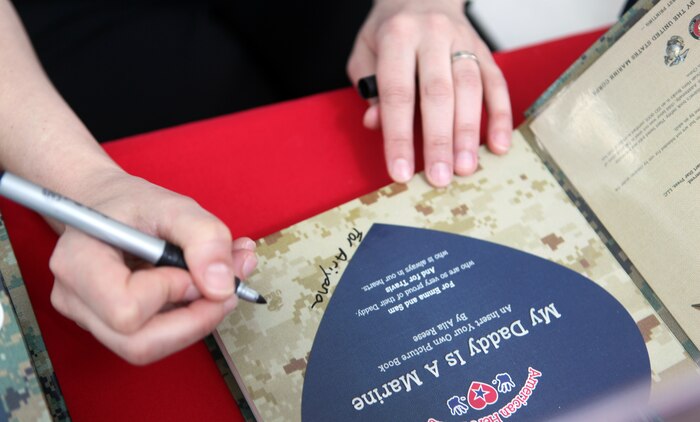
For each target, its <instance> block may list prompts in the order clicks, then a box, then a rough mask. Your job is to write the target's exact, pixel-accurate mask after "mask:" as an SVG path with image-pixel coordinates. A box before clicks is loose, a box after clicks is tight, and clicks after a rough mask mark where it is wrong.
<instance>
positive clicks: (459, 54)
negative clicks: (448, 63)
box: [450, 50, 479, 65]
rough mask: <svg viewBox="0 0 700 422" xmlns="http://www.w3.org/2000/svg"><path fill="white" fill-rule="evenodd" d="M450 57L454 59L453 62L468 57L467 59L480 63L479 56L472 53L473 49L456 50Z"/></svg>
mask: <svg viewBox="0 0 700 422" xmlns="http://www.w3.org/2000/svg"><path fill="white" fill-rule="evenodd" d="M450 57H451V59H452V63H454V62H456V61H457V60H462V59H467V60H473V61H474V63H476V64H477V65H479V58H478V57H476V54H474V53H472V52H471V51H466V50H460V51H455V52H454V53H452V55H451V56H450Z"/></svg>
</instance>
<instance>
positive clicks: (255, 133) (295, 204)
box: [0, 31, 601, 421]
mask: <svg viewBox="0 0 700 422" xmlns="http://www.w3.org/2000/svg"><path fill="white" fill-rule="evenodd" d="M600 35H601V31H595V32H591V33H587V34H583V35H579V36H574V37H570V38H566V39H562V40H558V41H553V42H549V43H546V44H541V45H538V46H533V47H529V48H525V49H521V50H516V51H512V52H507V53H501V54H496V61H497V62H498V64H499V65H500V66H501V67H502V69H503V71H504V73H505V76H506V79H507V80H508V84H509V87H510V91H511V96H512V104H513V111H514V116H515V120H516V122H515V123H516V125H517V124H519V123H520V122H521V121H522V114H523V111H524V110H525V109H526V108H527V107H528V106H529V105H530V104H532V103H533V102H534V100H535V99H536V98H537V97H538V96H539V95H540V94H541V93H542V92H543V91H544V90H545V89H546V88H547V87H548V86H549V85H550V84H551V83H552V82H553V81H554V80H555V79H556V78H557V77H558V76H559V75H560V74H561V73H562V72H563V71H564V70H565V69H566V68H567V67H568V66H569V65H570V64H571V63H572V62H573V61H574V60H575V59H576V58H578V57H579V56H580V55H581V53H582V52H583V51H584V50H585V49H586V48H587V47H588V46H589V45H590V44H592V43H593V42H594V41H595V40H596V39H597V38H598V37H599V36H600ZM364 110H365V104H364V102H363V101H362V100H360V98H359V97H358V96H357V95H356V94H355V93H354V92H353V91H352V90H350V89H344V90H339V91H334V92H330V93H325V94H320V95H315V96H311V97H308V98H304V99H300V100H296V101H290V102H286V103H281V104H276V105H271V106H267V107H262V108H258V109H255V110H251V111H246V112H241V113H236V114H233V115H228V116H223V117H219V118H215V119H210V120H206V121H201V122H196V123H191V124H187V125H183V126H179V127H175V128H170V129H165V130H160V131H156V132H152V133H147V134H144V135H139V136H134V137H131V138H128V139H124V140H120V141H117V142H113V143H109V144H107V145H105V148H106V150H107V152H108V153H109V154H110V155H111V156H112V157H114V159H115V160H116V161H117V162H118V163H119V164H121V165H122V166H123V167H124V168H125V169H126V170H127V171H129V172H132V173H133V174H136V175H139V176H142V177H144V178H146V179H148V180H150V181H152V182H154V183H157V184H160V185H162V186H165V187H167V188H169V189H172V190H174V191H177V192H180V193H182V194H185V195H189V196H191V197H193V198H194V199H195V200H197V201H198V202H199V203H200V204H201V205H202V206H204V207H205V208H207V209H209V210H210V211H212V212H213V213H214V214H215V215H217V216H219V217H220V218H221V219H222V220H223V221H224V222H225V223H226V224H228V226H229V227H230V228H231V230H232V232H233V233H234V235H235V236H249V237H252V238H254V239H255V238H260V237H263V236H265V235H267V234H270V233H273V232H275V231H277V230H279V229H282V228H284V227H287V226H289V225H291V224H293V223H296V222H298V221H301V220H303V219H305V218H308V217H310V216H313V215H315V214H317V213H320V212H322V211H325V210H327V209H329V208H332V207H334V206H336V205H339V204H342V203H344V202H346V201H348V200H351V199H353V198H356V197H357V196H360V195H363V194H365V193H368V192H371V191H373V190H375V189H377V188H380V187H382V186H384V185H386V184H388V183H389V182H390V179H389V177H388V175H387V172H386V170H385V166H384V158H383V152H382V151H383V150H382V143H381V137H380V134H379V133H377V132H371V131H368V130H366V129H364V128H363V127H362V124H361V121H362V114H363V112H364ZM420 167H421V168H422V165H420ZM67 171H69V170H67ZM0 205H1V208H2V214H3V216H4V218H5V222H6V224H7V228H8V231H9V234H10V239H11V242H12V245H13V247H14V250H15V254H16V256H17V261H18V263H19V266H20V269H21V271H22V274H23V276H24V280H25V283H26V285H27V289H28V291H29V295H30V297H31V301H32V305H33V307H34V311H35V313H36V316H37V319H38V321H39V325H40V328H41V331H42V334H43V336H44V339H45V342H46V346H47V349H48V351H49V355H50V357H51V359H52V361H53V365H54V368H55V371H56V375H57V377H58V380H59V383H60V385H61V388H62V391H63V394H64V396H65V400H66V403H67V406H68V410H69V411H70V413H71V416H72V417H73V418H74V420H77V421H86V420H90V421H92V420H100V421H110V420H115V421H117V420H119V421H124V420H206V421H216V420H221V421H224V420H225V421H241V420H243V419H242V417H241V415H240V413H239V411H238V408H237V406H236V403H235V401H234V400H233V398H232V397H231V396H230V394H229V392H228V390H227V388H226V385H225V384H224V381H223V379H222V377H221V376H220V374H219V371H218V369H217V368H216V366H215V364H214V361H213V360H212V358H211V356H210V354H209V352H208V351H207V349H206V347H205V345H204V344H203V343H202V342H199V343H197V344H195V345H193V346H191V347H189V348H188V349H186V350H184V351H182V352H180V353H177V354H175V355H174V356H171V357H168V358H166V359H164V360H162V361H160V362H157V363H155V364H152V365H149V366H146V367H136V366H131V365H129V364H127V363H126V362H124V361H122V360H121V359H120V358H118V357H116V356H115V355H114V354H112V353H111V352H110V351H108V350H107V349H106V348H104V347H103V346H102V345H100V344H99V343H98V342H97V341H96V340H95V339H94V338H93V337H92V336H91V335H90V334H88V333H87V332H85V331H83V330H82V329H80V328H79V327H78V326H77V325H76V324H74V323H73V322H72V321H70V320H68V319H66V318H64V317H63V316H61V315H60V314H58V313H57V312H56V311H55V310H54V309H53V308H52V306H51V303H50V301H49V294H50V290H51V286H52V283H53V277H52V275H51V273H50V271H49V268H48V261H49V256H50V255H51V251H52V250H53V247H54V245H55V242H56V236H55V235H54V234H53V232H52V231H51V230H50V229H49V227H48V226H47V225H46V224H45V223H44V222H43V220H42V219H41V218H40V217H39V216H37V215H36V214H33V213H31V212H29V211H26V210H24V209H22V208H20V207H19V206H17V205H15V204H12V203H8V202H7V201H2V202H1V203H0ZM280 282H284V281H283V280H280Z"/></svg>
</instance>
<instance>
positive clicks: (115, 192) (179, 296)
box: [0, 173, 256, 364]
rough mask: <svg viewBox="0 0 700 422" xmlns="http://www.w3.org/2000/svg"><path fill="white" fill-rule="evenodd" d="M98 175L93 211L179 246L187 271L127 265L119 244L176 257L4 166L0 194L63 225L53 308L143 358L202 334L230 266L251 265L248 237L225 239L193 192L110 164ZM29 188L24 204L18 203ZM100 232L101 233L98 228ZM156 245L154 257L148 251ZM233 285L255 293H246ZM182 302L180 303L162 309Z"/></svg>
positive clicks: (228, 301) (220, 312)
mask: <svg viewBox="0 0 700 422" xmlns="http://www.w3.org/2000/svg"><path fill="white" fill-rule="evenodd" d="M8 182H9V183H8ZM101 183H102V184H101V185H100V186H102V187H103V189H98V190H97V191H96V194H95V196H96V198H95V202H91V203H92V204H97V206H96V208H98V209H99V211H100V212H102V213H105V214H107V213H108V214H109V215H110V216H111V217H114V218H115V219H119V220H121V221H123V222H124V223H128V224H129V225H131V226H132V227H138V228H139V229H140V230H141V231H147V232H150V233H153V234H156V235H157V236H158V237H163V238H167V239H170V240H172V241H173V242H174V243H176V244H178V245H180V246H182V247H183V249H184V257H185V259H186V261H187V264H188V266H189V270H190V271H189V272H186V271H182V270H180V269H176V268H169V267H155V268H142V269H139V270H135V271H133V270H132V269H131V268H129V267H128V266H127V265H126V262H125V259H124V255H123V254H122V252H121V250H127V251H129V252H130V253H131V254H133V255H138V256H140V257H141V258H143V259H144V260H146V261H150V262H153V263H157V261H159V260H160V261H161V264H163V263H166V264H170V265H174V264H175V265H177V264H176V261H177V253H175V255H174V257H173V256H171V255H169V253H170V252H173V251H174V250H175V249H173V247H172V246H169V247H166V246H165V245H167V244H166V243H165V242H163V241H162V240H160V239H158V238H156V237H155V236H149V235H145V234H144V233H141V235H143V236H144V237H139V235H138V231H136V230H134V232H135V233H136V234H134V233H131V234H128V233H127V235H125V234H124V233H125V232H124V230H123V227H121V226H119V225H118V223H117V225H116V226H115V225H114V224H113V223H114V221H113V220H111V219H108V218H107V217H105V216H104V215H102V214H99V213H95V212H93V211H91V210H89V209H87V208H85V207H81V206H79V205H77V204H75V203H74V202H72V201H70V200H66V199H65V198H62V197H61V196H59V195H56V194H54V193H52V192H50V191H47V190H42V189H41V188H39V187H37V186H36V185H29V186H28V185H26V182H25V181H23V180H22V179H19V178H17V177H15V176H13V175H12V174H9V173H4V174H3V175H2V177H1V178H0V194H2V195H5V196H8V197H9V198H10V199H13V200H15V201H18V202H20V203H23V205H26V206H30V207H31V208H33V209H35V210H37V211H38V212H40V213H42V214H45V215H47V216H50V217H52V218H55V219H58V220H59V221H62V222H64V223H65V224H66V228H65V231H64V232H63V234H62V235H61V237H60V238H59V241H58V244H57V245H56V249H55V251H54V254H53V256H52V257H51V262H50V266H51V269H52V271H53V273H54V275H55V277H56V280H55V283H54V287H53V291H52V293H51V301H52V303H53V305H54V307H56V309H57V310H58V311H59V312H61V313H62V314H64V315H65V316H67V317H69V318H71V319H73V320H75V321H76V322H77V323H78V324H79V325H81V326H82V327H84V328H85V329H87V330H89V331H90V332H91V333H92V334H93V335H94V336H95V337H96V338H97V339H98V340H100V341H101V342H102V343H104V344H105V345H106V346H107V347H108V348H110V349H111V350H113V351H114V352H116V353H117V354H119V355H120V356H122V357H123V358H125V359H126V360H128V361H130V362H132V363H137V364H144V363H148V362H152V361H154V360H157V359H160V358H162V357H163V356H165V355H167V354H170V353H172V352H174V351H176V350H179V349H182V348H184V347H186V346H187V345H189V344H191V343H193V342H195V341H197V340H198V339H200V338H202V337H203V336H205V335H206V334H208V333H209V332H211V331H212V330H213V329H214V328H215V327H216V325H217V324H218V323H219V322H220V321H221V320H222V319H223V317H224V316H225V315H226V314H227V313H229V312H230V311H231V310H233V308H234V307H235V306H236V303H237V298H236V296H235V295H234V294H233V293H234V290H235V289H236V287H237V286H236V285H235V283H234V274H235V275H237V276H242V277H244V276H247V275H249V274H250V272H252V271H253V269H254V267H255V264H256V259H255V255H254V253H253V249H254V242H253V241H252V240H250V239H237V240H236V241H233V242H232V241H231V235H230V233H229V231H228V229H227V228H226V226H225V225H224V224H223V223H221V222H220V221H219V220H217V219H216V218H215V217H213V216H212V215H211V214H209V213H207V212H206V211H204V210H203V209H202V208H201V207H199V205H197V204H196V203H195V202H194V201H192V200H190V199H188V198H185V197H182V196H180V195H177V194H175V193H172V192H169V191H167V190H165V189H162V188H159V187H157V186H155V185H152V184H150V183H148V182H146V181H144V180H142V179H138V178H135V177H132V176H129V175H127V174H125V173H118V174H116V175H112V176H110V177H107V178H105V179H104V180H102V182H101ZM32 186H33V188H32ZM115 187H117V188H115ZM37 190H38V193H37ZM13 192H14V196H13ZM18 192H19V193H18ZM32 192H33V193H32ZM107 192H108V193H107ZM29 193H31V195H29ZM32 195H33V198H34V203H33V204H32V203H31V201H30V202H29V203H27V202H26V201H25V202H21V200H22V197H25V199H26V197H27V196H29V197H32ZM30 199H31V198H30ZM37 203H38V204H43V208H42V206H41V205H39V206H37ZM51 210H53V211H51ZM90 213H92V214H95V215H91V214H90ZM90 219H92V220H94V221H92V222H90V221H89V220H90ZM76 221H82V222H84V223H85V222H87V223H86V224H87V226H85V225H83V226H81V224H79V223H76ZM100 225H102V226H103V227H100ZM90 227H92V228H90ZM115 227H117V229H115ZM110 231H111V232H113V233H110ZM86 232H87V233H90V235H89V236H88V235H86V234H85V233H86ZM100 232H103V234H105V236H104V237H102V236H98V235H99V233H100ZM134 236H135V237H134ZM96 237H100V238H102V240H97V239H96ZM148 239H151V240H148ZM105 242H109V243H110V244H113V245H115V246H117V248H118V249H115V248H113V247H110V246H108V245H106V244H105ZM149 242H150V244H149ZM159 247H160V248H161V249H160V253H161V256H158V257H157V258H156V257H155V256H156V255H157V254H158V252H157V250H158V248H159ZM163 251H165V252H166V254H165V255H163ZM239 291H240V292H242V291H241V290H240V288H239ZM243 291H245V294H246V295H247V296H246V297H248V299H253V300H256V297H255V293H251V291H249V290H246V289H244V290H243ZM184 302H188V303H186V304H184V305H183V306H178V307H175V308H173V309H171V310H168V311H163V309H164V308H166V307H172V306H173V305H179V304H183V303H184Z"/></svg>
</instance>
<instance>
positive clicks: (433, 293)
mask: <svg viewBox="0 0 700 422" xmlns="http://www.w3.org/2000/svg"><path fill="white" fill-rule="evenodd" d="M650 379H651V370H650V366H649V357H648V354H647V350H646V347H645V344H644V340H643V338H642V336H641V334H640V332H639V329H638V328H637V326H636V324H635V322H634V320H633V319H632V318H631V317H630V315H629V314H628V313H627V311H626V310H625V309H624V308H623V307H622V305H620V303H619V302H617V300H615V299H614V298H613V297H612V296H611V295H610V294H608V293H607V292H606V291H605V290H603V289H602V288H601V287H599V286H597V285H596V284H595V283H593V282H592V281H590V280H588V279H587V278H585V277H583V276H581V275H580V274H578V273H576V272H574V271H571V270H569V269H567V268H564V267H562V266H560V265H557V264H555V263H552V262H550V261H547V260H544V259H541V258H538V257H535V256H533V255H530V254H527V253H524V252H521V251H517V250H515V249H511V248H507V247H504V246H500V245H496V244H493V243H490V242H485V241H481V240H476V239H472V238H468V237H463V236H458V235H454V234H448V233H443V232H438V231H433V230H426V229H417V228H408V227H399V226H391V225H383V224H375V225H373V226H372V228H371V229H370V230H369V232H368V233H367V235H366V237H365V239H364V240H363V241H362V243H361V245H360V246H359V248H358V250H357V251H356V252H355V255H354V257H353V258H352V260H351V262H350V263H349V264H348V267H347V269H346V270H345V273H344V274H343V276H342V278H341V280H340V282H339V284H338V285H337V287H336V290H335V292H334V293H333V297H332V299H331V301H330V302H329V304H328V308H327V309H326V311H325V314H324V316H323V319H322V321H321V324H320V326H319V329H318V332H317V335H316V338H315V339H314V344H313V348H312V351H311V354H310V356H309V362H308V366H307V369H306V374H305V379H304V388H303V393H302V420H303V421H307V422H311V421H331V420H332V421H351V420H363V421H367V420H369V421H384V420H397V421H399V420H400V421H478V420H479V419H482V418H483V419H482V420H502V421H505V420H518V421H520V420H543V419H544V418H547V417H551V416H555V415H559V414H561V413H562V412H565V411H568V410H572V409H575V408H576V407H578V406H580V405H583V404H588V403H589V402H591V401H593V400H595V399H598V398H604V397H606V396H607V395H610V394H612V393H614V392H616V391H619V390H621V389H623V388H624V387H626V386H629V385H632V384H635V383H636V384H638V383H640V382H641V383H642V384H643V385H644V386H645V388H644V390H645V391H644V393H643V395H644V396H646V395H647V394H648V387H649V384H650ZM641 399H646V397H642V398H641ZM486 418H488V419H486Z"/></svg>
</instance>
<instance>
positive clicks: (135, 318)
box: [49, 230, 192, 332]
mask: <svg viewBox="0 0 700 422" xmlns="http://www.w3.org/2000/svg"><path fill="white" fill-rule="evenodd" d="M49 265H50V267H51V270H52V271H53V273H54V275H55V276H56V278H57V279H58V280H61V282H60V283H57V284H60V285H63V286H64V287H65V290H66V291H70V292H71V294H72V295H74V296H77V297H80V298H81V300H82V301H83V302H84V303H86V304H87V306H89V307H90V308H91V309H92V310H93V312H94V313H95V314H96V315H98V316H99V318H100V319H101V320H103V321H105V323H106V324H107V325H109V326H110V327H112V328H113V329H115V330H117V331H120V332H133V331H135V330H137V329H138V328H139V327H140V326H141V325H142V324H143V323H144V322H145V321H146V320H148V319H149V318H150V317H151V316H152V315H153V314H155V313H156V312H158V310H159V309H161V308H162V307H163V306H164V305H165V304H167V303H169V302H177V301H180V300H182V298H183V297H184V296H185V294H186V291H187V286H189V285H190V284H191V283H192V280H191V278H190V276H189V274H188V273H187V272H185V271H182V270H179V269H176V268H151V269H148V270H143V271H137V272H135V273H133V274H132V273H131V271H130V270H129V269H128V268H127V267H126V266H125V264H124V261H123V259H122V257H121V254H120V253H119V252H118V251H116V250H115V249H113V248H111V247H109V246H107V245H105V244H103V243H101V242H99V241H97V240H95V239H92V238H90V237H87V236H85V235H83V234H81V233H77V232H75V231H72V230H69V231H67V232H66V234H64V235H63V236H61V238H60V239H59V242H58V244H57V245H56V249H55V250H54V253H53V255H52V257H51V260H50V262H49Z"/></svg>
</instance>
